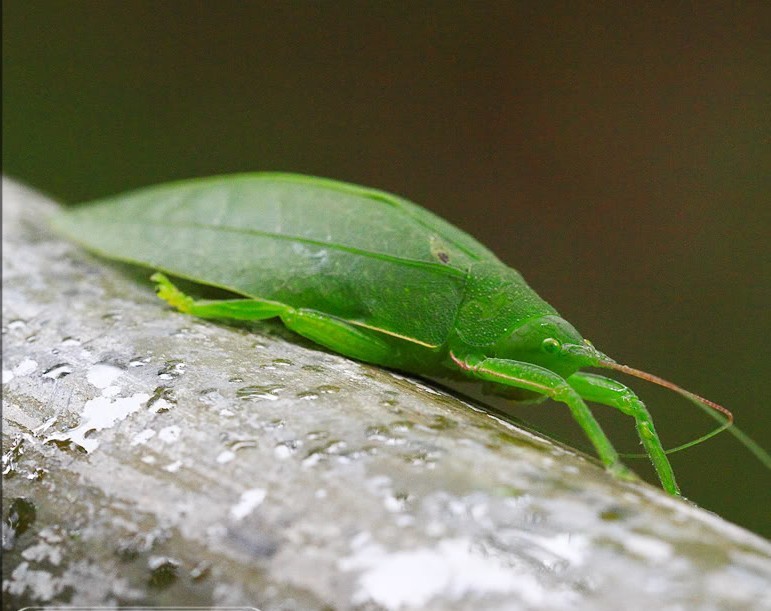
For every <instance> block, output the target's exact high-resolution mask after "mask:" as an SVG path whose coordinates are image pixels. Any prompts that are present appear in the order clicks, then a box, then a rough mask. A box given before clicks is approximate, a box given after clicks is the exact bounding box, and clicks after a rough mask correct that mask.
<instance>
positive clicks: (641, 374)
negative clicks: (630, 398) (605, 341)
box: [597, 361, 734, 428]
mask: <svg viewBox="0 0 771 611" xmlns="http://www.w3.org/2000/svg"><path fill="white" fill-rule="evenodd" d="M597 365H598V366H600V367H607V368H608V369H615V370H616V371H620V372H621V373H626V374H629V375H630V376H634V377H636V378H641V379H643V380H647V381H648V382H653V383H654V384H658V385H659V386H663V387H664V388H668V389H669V390H672V391H674V392H676V393H677V394H679V395H682V396H684V397H685V398H687V399H690V400H691V401H696V402H697V403H701V404H703V405H707V406H709V407H710V408H711V409H713V410H715V411H716V412H720V413H721V414H723V415H724V416H725V417H726V418H727V419H728V421H727V422H726V428H728V427H729V426H731V425H732V424H733V423H734V415H733V414H732V413H731V412H730V410H728V409H726V408H725V407H723V406H722V405H719V404H718V403H715V402H714V401H710V400H709V399H705V398H704V397H701V396H699V395H697V394H696V393H694V392H691V391H690V390H685V388H682V387H681V386H678V385H677V384H674V383H673V382H670V381H669V380H665V379H664V378H660V377H659V376H657V375H653V374H652V373H648V372H647V371H642V370H640V369H635V368H634V367H630V366H629V365H620V364H619V363H614V362H613V361H600V362H599V363H597Z"/></svg>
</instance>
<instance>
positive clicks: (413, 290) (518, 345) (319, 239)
mask: <svg viewBox="0 0 771 611" xmlns="http://www.w3.org/2000/svg"><path fill="white" fill-rule="evenodd" d="M55 226H56V227H57V228H58V229H59V230H60V231H61V232H63V233H64V234H66V235H68V236H69V237H71V238H72V239H74V240H75V241H77V242H79V243H81V244H82V245H83V246H85V247H86V248H88V249H90V250H92V251H94V252H96V253H98V254H100V255H103V256H105V257H109V258H112V259H117V260H120V261H124V262H128V263H133V264H137V265H142V266H146V267H148V268H151V269H153V270H156V271H158V272H164V273H167V274H172V275H174V276H177V277H180V278H184V279H187V280H190V281H193V282H195V283H199V284H203V285H208V286H212V287H218V288H221V289H226V290H229V291H231V292H232V293H234V298H233V299H219V300H209V301H195V300H193V299H192V298H190V297H188V296H186V295H184V294H183V293H181V292H180V291H179V290H178V289H177V288H176V287H175V286H174V285H173V284H172V283H171V282H170V281H169V279H168V278H166V276H164V275H163V274H159V273H158V274H156V275H155V276H154V277H153V278H154V279H155V280H156V282H157V283H158V287H159V295H160V296H161V297H162V298H164V299H165V300H166V301H168V302H169V303H171V304H172V305H174V306H175V307H177V308H178V309H180V310H181V311H184V312H187V313H189V314H192V315H196V316H201V317H204V318H218V319H228V318H231V319H240V320H259V319H264V318H272V317H278V318H280V319H281V320H282V321H283V322H284V324H286V325H287V327H289V328H290V329H292V330H294V331H296V332H297V333H300V334H301V335H304V336H305V337H308V338H310V339H311V340H313V341H315V342H317V343H319V344H322V345H323V346H326V347H327V348H330V349H332V350H335V351H337V352H340V353H342V354H344V355H347V356H350V357H353V358H357V359H360V360H363V361H367V362H371V363H375V364H378V365H384V366H388V367H393V368H396V369H400V370H403V371H406V372H411V373H418V374H432V375H447V376H451V377H458V376H464V377H467V378H470V379H474V380H477V381H480V382H485V383H487V384H490V385H492V386H493V387H496V388H500V389H515V390H516V391H518V392H524V393H530V394H532V393H535V394H540V395H544V396H548V397H551V398H553V399H555V400H556V401H559V402H562V403H564V404H566V405H567V406H568V407H569V408H570V410H571V412H572V414H573V416H574V417H575V419H576V421H577V422H578V423H579V425H580V426H581V427H582V428H583V430H584V431H585V433H586V434H587V436H588V437H589V439H590V441H591V442H592V444H593V445H594V447H595V449H596V451H597V453H598V455H599V457H600V459H601V460H602V462H603V463H604V464H605V465H606V467H607V468H608V469H609V470H611V471H612V472H614V473H616V474H620V475H629V473H630V472H628V470H626V469H625V467H623V465H621V463H620V461H619V457H618V454H617V453H616V451H615V449H614V448H613V446H612V445H611V443H610V441H609V440H608V439H607V437H606V436H605V434H604V433H603V431H602V429H601V428H600V426H599V424H598V423H597V421H596V420H595V419H594V417H593V415H592V414H591V412H590V411H589V409H588V407H587V405H586V401H594V402H598V403H601V404H605V405H609V406H611V407H614V408H616V409H618V410H620V411H622V412H623V413H625V414H627V415H629V416H631V417H632V418H633V419H634V421H635V423H636V427H637V430H638V434H639V436H640V440H641V441H642V444H643V446H644V447H645V450H646V452H647V454H648V456H649V457H650V459H651V461H652V463H653V465H654V467H655V469H656V471H657V473H658V475H659V478H660V480H661V482H662V485H663V486H664V488H665V489H666V490H667V491H669V492H670V493H672V494H678V492H679V491H678V487H677V484H676V482H675V478H674V474H673V473H672V469H671V467H670V465H669V461H668V459H667V456H666V452H665V451H664V449H663V446H662V444H661V441H660V440H659V438H658V435H657V434H656V431H655V429H654V427H653V422H652V420H651V418H650V415H649V414H648V412H647V409H646V408H645V406H644V405H643V403H642V402H641V401H640V400H639V399H638V398H637V397H636V396H635V395H634V393H633V392H632V391H631V390H629V389H628V388H626V387H625V386H623V385H622V384H620V383H619V382H616V381H615V380H611V379H609V378H605V377H602V376H598V375H593V374H585V373H583V372H581V371H580V370H581V369H582V368H585V367H605V368H611V369H618V370H622V371H624V372H625V373H629V374H631V375H636V376H638V377H643V378H645V379H648V380H650V381H653V382H656V383H659V384H663V385H665V386H667V387H668V388H670V389H672V390H674V391H676V392H678V393H680V394H682V395H684V396H686V397H687V398H688V399H690V400H692V401H694V402H696V403H697V404H698V405H700V406H702V407H709V408H713V409H715V410H718V411H723V412H724V413H725V414H726V415H727V416H728V417H729V422H730V413H728V412H727V411H726V410H723V409H722V408H720V406H717V405H715V404H713V403H711V402H709V401H707V400H705V399H702V398H701V397H698V396H696V395H694V394H693V393H690V392H688V391H685V390H683V389H681V388H679V387H677V386H675V385H674V384H671V383H669V382H666V381H664V380H661V379H660V378H656V377H655V376H651V375H650V374H646V373H644V372H640V371H637V370H634V369H631V368H628V367H624V366H620V365H617V364H616V363H615V362H614V361H612V360H611V359H610V358H609V357H607V356H605V355H604V354H602V353H601V352H599V351H598V350H596V349H595V348H594V347H593V346H592V345H591V344H590V343H589V342H588V341H586V340H584V339H583V338H582V337H581V335H580V334H579V333H578V332H577V331H576V330H575V328H574V327H573V326H572V325H570V323H568V322H567V321H565V320H564V319H562V318H561V317H560V316H559V314H558V313H557V312H556V310H555V309H554V308H552V307H551V306H550V305H549V304H548V303H547V302H546V301H544V300H543V299H541V298H540V297H539V296H538V295H537V294H536V293H535V292H534V291H533V290H532V289H531V288H530V287H529V286H528V285H527V283H526V282H525V281H524V279H523V278H522V276H521V275H520V274H519V273H518V272H517V271H516V270H514V269H512V268H510V267H508V266H506V265H505V264H504V263H502V262H501V261H500V260H499V259H497V258H496V257H495V255H494V254H493V253H492V252H490V251H489V250H488V249H487V248H485V247H484V246H482V245H481V244H479V243H478V242H477V241H476V240H474V239H473V238H472V237H470V236H469V235H468V234H466V233H464V232H462V231H460V230H459V229H457V228H455V227H454V226H452V225H450V224H449V223H447V222H446V221H444V220H442V219H441V218H439V217H437V216H435V215H434V214H431V213H430V212H428V211H426V210H425V209H423V208H421V207H420V206H417V205H415V204H413V203H411V202H409V201H407V200H405V199H402V198H400V197H397V196H395V195H390V194H388V193H385V192H382V191H377V190H374V189H368V188H365V187H358V186H354V185H349V184H346V183H340V182H336V181H332V180H326V179H318V178H312V177H307V176H299V175H292V174H245V175H235V176H225V177H216V178H208V179H198V180H189V181H183V182H179V183H171V184H168V185H162V186H158V187H150V188H146V189H142V190H139V191H134V192H130V193H127V194H123V195H118V196H115V197H112V198H108V199H105V200H101V201H98V202H93V203H92V204H90V205H86V206H83V207H81V208H78V209H75V210H72V211H70V212H67V213H65V214H62V215H60V216H59V217H58V218H57V219H56V220H55ZM761 451H762V450H761ZM756 455H757V453H756ZM761 460H764V462H765V461H766V460H768V462H767V463H766V464H767V465H768V464H771V459H768V458H767V455H766V458H761Z"/></svg>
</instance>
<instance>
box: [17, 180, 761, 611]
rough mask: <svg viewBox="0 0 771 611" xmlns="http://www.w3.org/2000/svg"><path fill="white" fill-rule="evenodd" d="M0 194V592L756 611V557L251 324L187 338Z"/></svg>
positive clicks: (286, 602)
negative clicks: (0, 391)
mask: <svg viewBox="0 0 771 611" xmlns="http://www.w3.org/2000/svg"><path fill="white" fill-rule="evenodd" d="M55 212H56V204H54V203H53V202H51V201H48V200H46V198H44V197H42V196H41V195H39V194H37V193H35V192H33V191H30V190H27V189H25V188H24V187H22V186H20V185H18V184H17V183H14V182H13V181H9V180H4V182H3V458H4V462H3V468H4V471H3V474H4V489H3V519H4V525H3V546H4V554H3V600H4V603H3V604H4V608H7V609H16V608H20V607H23V606H25V605H44V604H53V603H57V604H68V605H81V606H83V605H98V606H108V605H127V606H128V605H132V606H137V605H154V606H157V605H191V606H201V605H211V606H238V605H242V606H250V607H258V608H260V609H266V610H267V609H295V608H297V609H350V608H385V609H408V608H415V609H480V608H484V609H512V608H514V609H544V608H574V607H575V608H591V609H614V610H615V609H621V608H623V609H650V608H651V607H656V606H661V605H662V604H663V605H665V606H666V605H669V606H671V607H672V608H689V609H743V608H746V609H758V608H768V607H771V589H769V587H768V584H769V583H770V582H771V544H769V543H768V542H767V541H765V540H764V539H762V538H759V537H757V536H754V535H752V534H751V533H748V532H746V531H744V530H742V529H740V528H738V527H736V526H734V525H732V524H730V523H727V522H725V521H723V520H722V519H720V518H718V517H717V516H715V515H713V514H711V513H708V512H706V511H703V510H701V509H699V508H696V507H693V506H692V505H690V504H688V503H687V502H685V501H682V500H678V499H674V498H671V497H668V496H667V495H666V494H664V493H663V492H662V491H660V490H658V489H656V488H653V487H650V486H648V485H646V484H642V483H639V484H638V483H630V482H621V481H618V480H615V479H613V478H612V477H610V476H609V475H607V474H606V473H605V472H604V471H603V470H602V469H601V468H600V467H598V466H597V464H596V462H595V461H594V460H592V459H589V458H587V457H585V456H582V455H580V454H577V453H575V452H573V451H571V450H569V449H566V448H564V447H562V446H559V445H556V444H554V443H552V442H550V441H549V440H546V439H543V438H541V437H538V436H536V435H534V434H532V433H530V432H528V431H526V430H523V429H519V428H516V427H514V426H512V425H511V424H509V423H506V422H504V421H503V420H501V419H499V418H497V417H496V416H494V415H493V414H490V413H487V412H485V411H483V410H480V409H479V406H475V405H471V404H469V403H466V402H464V401H462V400H460V399H458V398H456V397H453V396H450V395H448V394H446V393H445V392H443V391H441V390H437V389H435V388H432V387H431V386H429V385H427V384H426V383H424V382H421V381H419V380H415V379H411V378H407V377H404V376H401V375H397V374H395V373H392V372H389V371H386V370H383V369H380V368H377V367H372V366H369V365H365V364H362V363H357V362H354V361H351V360H348V359H345V358H342V357H340V356H338V355H335V354H330V353H329V352H326V351H324V350H322V349H319V348H318V347H316V346H313V345H312V344H310V343H309V342H307V341H305V340H303V339H301V338H298V337H297V336H294V335H292V334H291V333H289V332H287V331H286V330H284V329H283V328H282V327H281V326H280V325H278V324H275V323H260V324H253V325H240V326H229V325H224V324H217V323H214V322H207V321H202V320H196V319H193V318H190V317H187V316H184V315H182V314H179V313H176V312H174V311H172V310H170V309H169V308H167V307H166V306H165V305H164V304H163V303H161V302H160V301H159V300H157V299H156V298H155V296H154V294H153V290H152V287H151V286H150V284H149V283H148V281H147V279H146V277H147V276H148V275H149V274H148V273H146V272H145V271H140V272H136V271H135V270H134V271H132V270H129V269H127V268H124V267H116V266H114V265H110V264H108V263H106V262H104V261H102V260H98V259H96V258H94V257H92V256H90V255H88V254H86V253H84V252H83V251H81V250H80V249H78V248H77V247H76V246H74V245H72V244H69V243H67V242H66V241H63V240H61V239H59V238H58V237H56V236H55V235H53V234H52V233H51V232H50V231H49V229H48V228H47V224H46V219H47V217H48V216H49V215H51V214H53V213H55Z"/></svg>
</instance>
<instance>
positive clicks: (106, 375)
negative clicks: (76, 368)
mask: <svg viewBox="0 0 771 611" xmlns="http://www.w3.org/2000/svg"><path fill="white" fill-rule="evenodd" d="M122 373H123V370H122V369H120V368H119V367H116V366H115V365H108V364H107V363H97V364H96V365H93V366H92V367H90V368H89V370H88V372H87V373H86V379H87V380H88V382H89V384H91V385H92V386H95V387H96V388H100V389H102V390H104V389H106V388H109V387H110V386H112V383H113V382H114V381H115V380H117V379H118V378H119V377H120V375H121V374H122Z"/></svg>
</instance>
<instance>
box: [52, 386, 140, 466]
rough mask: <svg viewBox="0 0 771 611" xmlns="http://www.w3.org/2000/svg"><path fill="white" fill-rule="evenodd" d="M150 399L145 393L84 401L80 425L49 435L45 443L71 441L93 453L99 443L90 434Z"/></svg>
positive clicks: (121, 417)
mask: <svg viewBox="0 0 771 611" xmlns="http://www.w3.org/2000/svg"><path fill="white" fill-rule="evenodd" d="M149 399H150V395H148V394H147V393H135V394H133V395H131V396H130V397H124V398H119V399H113V398H112V397H96V398H94V399H89V400H88V401H86V404H85V406H84V407H83V412H82V413H81V415H80V424H79V425H78V426H76V427H75V428H74V429H70V430H69V431H63V432H61V433H54V434H53V435H49V437H48V438H47V439H46V441H71V442H72V443H74V444H76V445H78V446H80V447H81V448H83V449H84V450H85V451H86V452H89V453H90V452H93V451H94V450H96V448H98V447H99V442H98V441H97V440H96V439H94V438H93V437H92V436H90V435H91V434H92V433H94V432H97V431H102V430H104V429H107V428H110V427H112V426H113V425H114V424H116V423H118V422H120V421H121V420H124V419H125V418H126V417H128V416H129V415H130V414H133V413H134V412H136V411H137V410H139V409H140V408H141V407H142V406H143V405H144V404H145V403H147V401H148V400H149Z"/></svg>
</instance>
